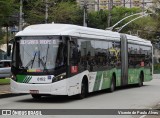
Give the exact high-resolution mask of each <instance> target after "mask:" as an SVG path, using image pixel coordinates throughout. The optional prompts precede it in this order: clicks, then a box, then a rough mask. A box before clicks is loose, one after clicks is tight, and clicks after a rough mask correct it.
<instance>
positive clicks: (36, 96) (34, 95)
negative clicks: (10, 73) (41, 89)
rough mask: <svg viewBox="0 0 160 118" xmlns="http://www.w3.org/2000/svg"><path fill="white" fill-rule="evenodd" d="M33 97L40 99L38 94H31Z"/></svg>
mask: <svg viewBox="0 0 160 118" xmlns="http://www.w3.org/2000/svg"><path fill="white" fill-rule="evenodd" d="M31 96H32V97H33V98H34V99H40V98H41V97H42V96H41V95H40V94H31Z"/></svg>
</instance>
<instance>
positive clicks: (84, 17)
mask: <svg viewBox="0 0 160 118" xmlns="http://www.w3.org/2000/svg"><path fill="white" fill-rule="evenodd" d="M86 11H87V1H86V0H84V6H83V26H85V27H87V23H86V14H87V13H86Z"/></svg>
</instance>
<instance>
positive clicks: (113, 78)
mask: <svg viewBox="0 0 160 118" xmlns="http://www.w3.org/2000/svg"><path fill="white" fill-rule="evenodd" d="M115 84H116V83H115V77H114V76H113V77H112V81H111V85H110V88H109V91H110V92H113V91H114V90H115Z"/></svg>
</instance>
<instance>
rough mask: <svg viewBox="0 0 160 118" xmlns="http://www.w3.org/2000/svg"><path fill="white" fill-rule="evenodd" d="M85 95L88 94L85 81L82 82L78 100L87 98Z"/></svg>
mask: <svg viewBox="0 0 160 118" xmlns="http://www.w3.org/2000/svg"><path fill="white" fill-rule="evenodd" d="M87 94H88V86H87V81H85V80H83V81H82V84H81V93H80V94H78V98H79V99H83V98H85V97H86V96H87Z"/></svg>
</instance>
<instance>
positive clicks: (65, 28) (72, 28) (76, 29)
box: [16, 24, 151, 45]
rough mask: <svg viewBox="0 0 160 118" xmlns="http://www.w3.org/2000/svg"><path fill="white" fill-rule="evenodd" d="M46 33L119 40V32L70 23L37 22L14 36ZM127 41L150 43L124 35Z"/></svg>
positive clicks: (45, 34)
mask: <svg viewBox="0 0 160 118" xmlns="http://www.w3.org/2000/svg"><path fill="white" fill-rule="evenodd" d="M48 35H65V36H75V37H85V38H90V39H92V38H93V39H103V40H118V41H119V40H120V33H118V32H112V31H109V30H101V29H94V28H88V27H83V26H77V25H71V24H38V25H31V26H28V27H26V28H25V29H24V30H23V31H20V32H18V33H17V34H16V36H48ZM126 36H127V38H128V39H129V40H132V41H129V42H137V41H140V42H142V44H147V45H148V44H150V45H151V43H150V41H146V40H143V39H141V38H138V37H136V36H131V35H126Z"/></svg>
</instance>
